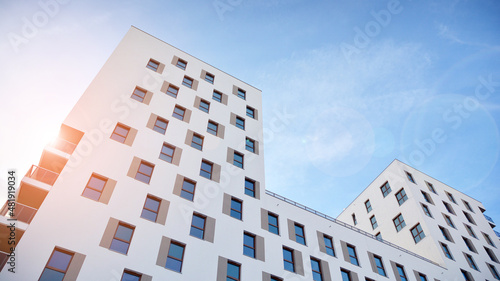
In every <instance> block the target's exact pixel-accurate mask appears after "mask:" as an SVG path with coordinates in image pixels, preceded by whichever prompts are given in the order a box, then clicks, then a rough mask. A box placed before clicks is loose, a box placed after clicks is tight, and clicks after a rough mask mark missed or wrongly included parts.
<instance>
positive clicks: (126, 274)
mask: <svg viewBox="0 0 500 281" xmlns="http://www.w3.org/2000/svg"><path fill="white" fill-rule="evenodd" d="M141 277H142V275H140V274H138V273H135V272H132V271H129V270H124V271H123V275H122V279H120V281H140V280H141Z"/></svg>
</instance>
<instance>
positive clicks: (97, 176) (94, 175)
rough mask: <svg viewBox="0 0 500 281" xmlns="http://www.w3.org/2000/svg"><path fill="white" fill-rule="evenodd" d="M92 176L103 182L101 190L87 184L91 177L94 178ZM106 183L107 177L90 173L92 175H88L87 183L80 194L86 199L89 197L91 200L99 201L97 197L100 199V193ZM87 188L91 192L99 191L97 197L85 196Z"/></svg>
mask: <svg viewBox="0 0 500 281" xmlns="http://www.w3.org/2000/svg"><path fill="white" fill-rule="evenodd" d="M94 178H95V179H97V180H99V181H102V182H104V184H103V185H102V189H101V190H98V189H96V188H94V187H92V186H89V184H90V183H91V182H92V179H94ZM107 183H108V179H107V178H105V177H103V176H99V175H97V174H94V173H92V175H90V179H89V181H88V182H87V185H85V188H84V189H83V192H82V196H83V197H85V198H88V199H91V200H94V201H97V202H99V199H101V196H102V193H103V191H104V189H105V188H106V184H107ZM87 189H89V190H90V191H91V192H98V193H99V197H98V198H97V199H94V198H91V197H89V196H85V191H86V190H87Z"/></svg>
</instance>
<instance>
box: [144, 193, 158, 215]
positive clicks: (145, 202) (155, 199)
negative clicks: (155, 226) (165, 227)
mask: <svg viewBox="0 0 500 281" xmlns="http://www.w3.org/2000/svg"><path fill="white" fill-rule="evenodd" d="M148 199H149V200H151V201H156V202H157V203H158V208H157V210H156V211H155V210H153V209H150V208H149V207H146V204H147V202H148ZM160 206H161V199H160V198H157V197H154V196H152V195H149V194H148V195H147V196H146V200H144V205H143V206H142V211H141V218H143V219H145V220H148V221H152V222H157V221H158V214H159V213H160ZM144 210H146V211H148V212H151V213H154V214H155V219H154V220H150V219H149V218H147V217H144V216H143V213H144Z"/></svg>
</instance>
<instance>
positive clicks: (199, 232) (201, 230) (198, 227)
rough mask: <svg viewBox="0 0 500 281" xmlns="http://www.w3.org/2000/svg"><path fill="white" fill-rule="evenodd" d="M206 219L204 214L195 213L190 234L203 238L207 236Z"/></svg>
mask: <svg viewBox="0 0 500 281" xmlns="http://www.w3.org/2000/svg"><path fill="white" fill-rule="evenodd" d="M205 221H206V219H205V217H204V216H201V215H198V214H193V220H192V221H191V230H190V232H189V235H191V236H194V237H198V238H200V239H203V238H204V237H205Z"/></svg>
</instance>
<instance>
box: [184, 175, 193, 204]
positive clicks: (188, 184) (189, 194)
mask: <svg viewBox="0 0 500 281" xmlns="http://www.w3.org/2000/svg"><path fill="white" fill-rule="evenodd" d="M195 187H196V183H195V182H193V181H190V180H187V179H184V182H182V189H181V197H182V198H184V199H187V200H189V201H193V199H194V191H195Z"/></svg>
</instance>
